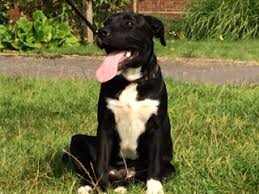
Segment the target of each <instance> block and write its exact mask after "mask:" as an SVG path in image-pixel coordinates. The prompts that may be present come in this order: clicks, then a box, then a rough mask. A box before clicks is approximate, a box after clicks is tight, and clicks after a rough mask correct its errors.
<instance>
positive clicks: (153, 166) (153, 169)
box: [146, 122, 164, 194]
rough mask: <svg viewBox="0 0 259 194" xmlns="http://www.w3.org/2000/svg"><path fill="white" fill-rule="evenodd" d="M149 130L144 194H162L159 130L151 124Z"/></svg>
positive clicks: (160, 138) (160, 139)
mask: <svg viewBox="0 0 259 194" xmlns="http://www.w3.org/2000/svg"><path fill="white" fill-rule="evenodd" d="M151 126H152V128H151V129H150V136H149V138H150V142H152V143H151V144H150V146H149V150H148V153H149V157H148V160H149V161H148V177H147V190H146V194H164V189H163V186H162V183H161V181H160V179H161V144H162V143H163V142H162V137H161V129H160V127H159V126H158V125H156V124H155V122H154V123H152V125H151Z"/></svg>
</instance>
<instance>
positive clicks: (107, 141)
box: [96, 128, 113, 189]
mask: <svg viewBox="0 0 259 194" xmlns="http://www.w3.org/2000/svg"><path fill="white" fill-rule="evenodd" d="M97 139H98V142H97V158H96V176H97V182H98V185H99V186H100V187H101V188H102V189H106V188H107V187H108V186H109V177H108V168H109V162H110V158H111V151H112V146H113V141H112V140H113V138H112V131H111V129H103V128H99V129H98V131H97Z"/></svg>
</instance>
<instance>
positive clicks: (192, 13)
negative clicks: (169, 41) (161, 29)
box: [175, 0, 259, 40]
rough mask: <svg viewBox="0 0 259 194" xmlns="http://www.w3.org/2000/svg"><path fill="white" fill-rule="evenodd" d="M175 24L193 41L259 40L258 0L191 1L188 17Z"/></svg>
mask: <svg viewBox="0 0 259 194" xmlns="http://www.w3.org/2000/svg"><path fill="white" fill-rule="evenodd" d="M179 24H180V25H179ZM175 25H176V26H178V31H182V32H183V33H184V35H185V37H186V38H189V39H194V40H200V39H218V38H220V39H221V40H223V39H231V40H235V39H255V38H259V1H258V0H192V2H191V6H190V8H189V10H188V14H187V15H186V16H185V17H183V18H182V19H181V20H179V21H178V22H177V23H175Z"/></svg>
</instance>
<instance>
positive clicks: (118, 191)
mask: <svg viewBox="0 0 259 194" xmlns="http://www.w3.org/2000/svg"><path fill="white" fill-rule="evenodd" d="M114 192H115V193H120V194H125V193H127V188H126V187H122V186H120V187H117V188H116V189H114Z"/></svg>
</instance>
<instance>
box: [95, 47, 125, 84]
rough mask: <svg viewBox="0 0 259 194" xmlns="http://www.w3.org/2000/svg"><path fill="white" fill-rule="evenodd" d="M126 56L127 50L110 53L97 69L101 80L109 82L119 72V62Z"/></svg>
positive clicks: (98, 77) (97, 75)
mask: <svg viewBox="0 0 259 194" xmlns="http://www.w3.org/2000/svg"><path fill="white" fill-rule="evenodd" d="M124 58H125V51H121V52H113V53H110V54H109V55H108V56H107V57H105V59H104V60H103V62H102V63H101V64H100V66H99V67H98V69H97V70H96V78H97V80H98V81H99V82H102V83H103V82H107V81H109V80H111V79H112V78H114V77H115V76H116V75H117V72H118V66H119V63H120V62H121V61H122V60H123V59H124Z"/></svg>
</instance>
